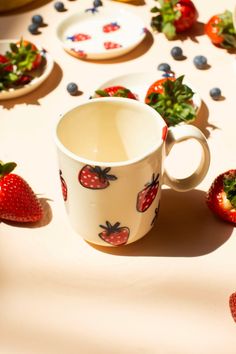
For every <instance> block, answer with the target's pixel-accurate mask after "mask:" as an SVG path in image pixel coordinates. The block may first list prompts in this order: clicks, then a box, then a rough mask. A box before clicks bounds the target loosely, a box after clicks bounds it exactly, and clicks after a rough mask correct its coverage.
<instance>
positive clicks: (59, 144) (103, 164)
mask: <svg viewBox="0 0 236 354" xmlns="http://www.w3.org/2000/svg"><path fill="white" fill-rule="evenodd" d="M111 101H113V102H124V103H128V104H129V105H136V106H143V109H144V110H146V111H149V112H150V113H151V114H152V116H153V117H154V115H155V116H156V117H155V119H158V120H159V123H160V129H167V130H168V126H167V124H166V122H165V121H164V119H163V118H162V116H161V115H160V114H159V113H158V112H157V111H155V109H154V108H152V107H150V106H149V105H147V104H146V103H144V102H140V101H138V100H133V99H130V98H125V97H98V98H94V99H88V100H86V101H84V102H82V103H80V104H78V105H77V106H75V107H73V108H71V109H69V110H68V109H67V110H66V111H65V112H64V113H62V114H60V115H59V116H58V118H57V120H56V123H55V125H54V127H53V130H54V132H53V135H54V142H55V144H56V147H57V148H58V149H59V150H60V151H61V152H62V153H63V154H64V155H66V156H68V157H69V158H71V159H73V160H75V161H77V162H80V163H82V164H84V165H92V166H96V165H99V166H101V167H107V166H109V167H122V166H129V165H133V164H136V163H139V162H141V161H143V160H144V159H146V158H147V157H148V156H150V155H152V154H153V153H155V152H156V151H157V150H158V149H159V148H160V147H161V146H162V145H163V143H164V140H165V139H162V138H160V139H159V140H158V141H157V143H156V144H153V146H152V147H151V148H149V149H148V150H146V151H145V153H143V154H140V155H139V156H137V157H135V158H132V159H127V160H124V161H110V162H109V161H95V160H90V159H86V158H85V157H82V156H78V155H77V154H75V153H73V152H72V151H70V150H69V149H68V148H66V147H65V145H64V144H63V143H62V142H61V140H60V139H59V137H58V127H59V124H60V122H61V121H62V120H63V118H64V117H65V116H66V115H67V114H70V113H71V112H73V111H74V110H76V109H78V108H80V107H82V106H86V105H90V104H91V103H92V104H95V103H96V102H111Z"/></svg>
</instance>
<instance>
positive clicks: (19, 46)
mask: <svg viewBox="0 0 236 354" xmlns="http://www.w3.org/2000/svg"><path fill="white" fill-rule="evenodd" d="M41 62H42V56H41V54H40V52H39V50H38V49H37V48H36V46H35V45H34V44H33V43H30V42H28V41H25V40H23V39H21V40H20V41H19V42H17V43H10V44H9V50H8V51H6V53H4V55H3V54H0V91H2V90H7V89H9V88H17V87H19V86H23V85H26V84H28V83H29V82H30V81H31V80H32V79H33V76H32V75H31V71H32V70H34V69H37V68H38V67H39V66H40V64H41Z"/></svg>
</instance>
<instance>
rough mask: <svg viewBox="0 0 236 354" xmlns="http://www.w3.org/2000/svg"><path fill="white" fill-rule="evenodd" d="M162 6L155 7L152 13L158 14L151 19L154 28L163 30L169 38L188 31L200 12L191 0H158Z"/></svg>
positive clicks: (159, 30)
mask: <svg viewBox="0 0 236 354" xmlns="http://www.w3.org/2000/svg"><path fill="white" fill-rule="evenodd" d="M156 1H158V2H159V4H160V7H156V6H155V7H153V8H152V9H151V12H152V13H156V14H157V15H156V16H154V17H152V19H151V27H152V28H153V30H157V31H158V32H163V33H164V34H165V36H166V37H167V38H168V39H173V38H175V37H176V34H177V33H182V32H186V31H187V30H189V29H190V28H191V27H192V26H193V25H194V24H195V23H196V22H197V18H198V12H197V9H196V7H195V6H194V4H193V2H192V1H191V0H156Z"/></svg>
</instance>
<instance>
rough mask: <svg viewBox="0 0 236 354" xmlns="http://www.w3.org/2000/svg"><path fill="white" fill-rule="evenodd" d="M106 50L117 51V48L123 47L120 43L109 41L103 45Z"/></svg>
mask: <svg viewBox="0 0 236 354" xmlns="http://www.w3.org/2000/svg"><path fill="white" fill-rule="evenodd" d="M103 45H104V47H105V49H108V50H109V49H116V48H121V47H122V45H121V44H119V43H115V42H111V41H107V42H104V43H103Z"/></svg>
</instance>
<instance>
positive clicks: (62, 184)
mask: <svg viewBox="0 0 236 354" xmlns="http://www.w3.org/2000/svg"><path fill="white" fill-rule="evenodd" d="M59 175H60V181H61V190H62V196H63V199H64V202H66V201H67V185H66V181H65V180H64V178H63V176H62V170H59Z"/></svg>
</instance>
